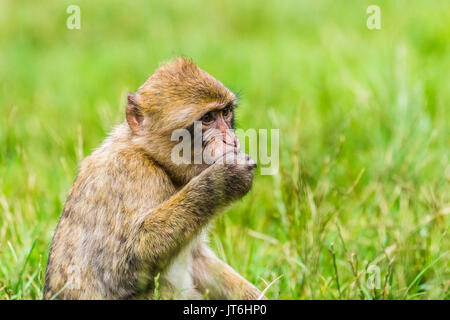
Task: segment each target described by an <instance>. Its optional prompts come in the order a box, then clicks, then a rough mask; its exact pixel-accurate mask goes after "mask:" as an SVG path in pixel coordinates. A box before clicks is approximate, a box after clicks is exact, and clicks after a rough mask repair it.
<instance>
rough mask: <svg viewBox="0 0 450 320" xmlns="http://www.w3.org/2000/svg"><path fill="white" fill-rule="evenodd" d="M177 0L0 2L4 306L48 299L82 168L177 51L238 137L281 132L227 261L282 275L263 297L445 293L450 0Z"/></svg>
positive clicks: (230, 226) (222, 250) (220, 225)
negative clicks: (272, 170) (229, 92)
mask: <svg viewBox="0 0 450 320" xmlns="http://www.w3.org/2000/svg"><path fill="white" fill-rule="evenodd" d="M170 3H172V4H169V2H160V3H159V4H158V3H156V1H155V3H151V2H149V1H128V2H125V1H110V0H108V1H106V0H103V1H95V2H94V1H87V0H84V1H76V0H73V1H46V2H37V1H31V0H28V1H14V0H6V1H1V2H0V108H1V117H0V299H38V298H41V295H42V288H43V279H44V272H45V265H46V261H47V253H48V247H49V243H50V241H51V237H52V234H53V231H54V229H55V227H56V223H57V220H58V217H59V215H60V213H61V210H62V206H63V204H64V201H65V197H66V195H67V192H68V190H69V188H70V186H71V184H72V182H73V180H74V178H75V176H76V172H77V164H78V163H79V161H80V160H81V159H82V158H83V157H84V156H86V155H87V154H89V153H90V152H91V151H92V150H93V149H94V148H95V147H97V146H98V145H99V144H100V143H101V141H102V140H103V139H104V138H105V136H106V134H107V132H108V131H109V130H110V128H111V127H112V126H113V125H114V124H116V123H118V122H120V121H122V120H123V118H124V107H125V94H126V92H127V91H134V90H136V88H137V87H138V86H139V85H140V84H141V83H143V81H144V80H145V79H146V77H147V76H149V75H150V74H151V73H152V72H153V70H154V69H155V68H156V67H157V66H158V64H159V63H160V62H162V61H166V60H168V59H170V58H171V57H172V55H174V54H182V55H186V56H189V57H191V58H193V59H194V60H195V61H196V62H197V63H198V64H199V65H200V67H202V68H203V69H205V70H207V71H208V72H209V73H211V74H212V75H214V76H215V77H217V78H218V79H220V80H221V81H222V82H224V83H225V84H226V85H227V86H229V87H231V88H232V89H234V90H236V91H239V92H241V103H240V104H241V106H240V108H239V109H238V125H239V127H242V128H279V129H280V170H279V174H277V175H274V176H261V175H259V176H257V177H256V178H255V181H254V187H253V189H252V191H251V193H250V194H249V195H248V196H246V197H245V198H244V199H243V200H242V201H240V202H239V203H237V204H235V205H233V207H231V208H230V210H228V211H227V212H226V213H225V214H223V215H222V216H221V217H220V218H219V219H218V220H217V223H216V226H215V228H214V230H213V232H212V235H211V245H212V247H213V248H214V250H215V251H216V252H217V253H218V255H219V256H220V257H221V258H223V259H224V260H225V261H227V262H228V263H229V264H230V265H232V266H233V267H234V268H235V269H236V270H238V271H239V272H240V273H242V274H243V275H244V276H245V277H247V278H248V279H249V280H250V281H252V282H253V283H255V284H256V285H257V286H259V287H260V288H264V287H265V282H266V283H269V282H271V281H272V280H274V279H275V278H277V277H279V276H281V278H279V280H278V281H276V282H275V283H274V284H273V285H272V286H271V287H270V288H269V290H268V292H267V296H268V297H269V298H271V299H449V298H450V295H449V287H450V268H449V267H450V253H449V251H450V237H449V234H448V233H449V219H450V217H449V214H450V188H449V182H450V165H449V147H450V128H449V122H450V107H449V106H450V77H449V70H450V42H449V39H450V28H449V26H448V21H450V2H449V1H445V0H442V1H406V0H404V1H354V2H351V3H350V2H347V1H331V0H330V1H283V2H281V1H272V2H270V1H257V0H252V1H232V2H231V1H222V2H221V1H217V2H216V1H214V2H211V1H209V2H203V1H176V2H170ZM69 4H78V5H79V6H80V7H81V19H82V20H81V30H68V29H67V28H66V27H65V21H66V18H67V17H68V14H67V13H66V8H67V6H68V5H69ZM370 4H378V5H379V6H380V8H381V23H382V28H381V30H368V29H367V27H366V18H367V14H366V8H367V6H368V5H370ZM373 266H375V267H373ZM378 271H379V272H378ZM377 277H378V279H379V285H378V287H377V288H371V287H370V286H369V285H368V282H369V283H371V282H373V281H372V280H373V279H374V278H377Z"/></svg>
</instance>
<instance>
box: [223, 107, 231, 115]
mask: <svg viewBox="0 0 450 320" xmlns="http://www.w3.org/2000/svg"><path fill="white" fill-rule="evenodd" d="M230 113H231V108H230V107H225V108H223V110H222V115H223V116H224V117H228V116H229V115H230Z"/></svg>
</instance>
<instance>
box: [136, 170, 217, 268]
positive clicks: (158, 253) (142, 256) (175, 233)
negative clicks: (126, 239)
mask: <svg viewBox="0 0 450 320" xmlns="http://www.w3.org/2000/svg"><path fill="white" fill-rule="evenodd" d="M210 169H211V168H209V169H207V170H205V171H204V172H202V173H201V174H200V175H199V176H197V177H195V178H193V179H192V180H191V181H190V182H189V183H188V184H187V185H186V186H184V187H183V188H182V189H181V190H180V191H179V192H177V193H176V194H175V195H173V196H172V197H170V198H169V199H168V200H166V201H165V202H163V203H162V204H161V205H160V206H159V207H157V208H156V209H155V210H153V211H151V212H149V213H147V214H146V215H145V217H144V220H143V221H142V223H141V224H140V225H139V228H138V234H137V247H136V248H137V250H136V254H137V257H138V258H139V260H140V261H141V262H143V263H144V264H145V266H146V268H147V270H150V272H151V273H152V274H154V275H156V273H157V272H159V271H160V270H162V269H164V267H165V266H167V264H168V263H169V262H170V258H171V257H174V256H175V255H176V254H177V253H178V252H179V251H180V250H181V249H182V248H183V247H184V246H186V245H187V244H189V242H190V241H191V240H192V239H194V237H195V236H197V235H198V234H199V233H200V231H201V230H202V228H203V227H205V226H206V225H207V223H208V222H209V221H210V219H211V218H212V216H213V215H214V213H215V212H216V211H218V209H220V208H221V207H222V206H223V203H224V198H225V196H224V192H223V190H224V187H223V186H221V185H220V182H218V181H217V179H214V175H217V172H213V171H212V170H210Z"/></svg>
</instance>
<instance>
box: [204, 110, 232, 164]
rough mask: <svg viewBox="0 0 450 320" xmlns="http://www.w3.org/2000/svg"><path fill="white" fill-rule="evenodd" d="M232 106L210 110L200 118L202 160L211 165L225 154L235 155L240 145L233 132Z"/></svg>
mask: <svg viewBox="0 0 450 320" xmlns="http://www.w3.org/2000/svg"><path fill="white" fill-rule="evenodd" d="M233 120H234V113H233V105H231V104H230V105H227V106H226V107H225V108H222V109H217V110H212V111H209V112H207V113H206V114H204V115H203V116H202V117H201V118H200V121H201V124H202V147H203V148H202V150H203V160H204V163H206V164H212V163H214V162H215V161H216V160H217V159H219V158H220V157H222V156H224V155H225V154H227V153H235V154H237V153H238V152H239V151H240V143H239V140H238V138H237V137H236V135H235V133H234V130H233V122H234V121H233Z"/></svg>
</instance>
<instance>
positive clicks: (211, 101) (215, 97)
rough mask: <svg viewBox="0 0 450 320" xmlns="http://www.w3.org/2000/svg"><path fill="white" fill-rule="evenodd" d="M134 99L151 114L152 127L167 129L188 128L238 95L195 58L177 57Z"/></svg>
mask: <svg viewBox="0 0 450 320" xmlns="http://www.w3.org/2000/svg"><path fill="white" fill-rule="evenodd" d="M135 99H136V102H137V104H138V105H139V106H140V108H141V109H142V111H143V112H145V113H147V114H148V115H149V116H150V121H152V122H151V123H150V127H151V130H154V131H159V130H164V132H168V131H172V130H174V129H177V128H186V127H187V126H189V125H191V124H192V122H193V121H195V120H198V119H199V118H200V117H201V116H202V115H203V114H204V113H206V112H208V111H210V110H213V109H216V108H218V107H224V106H225V105H227V104H230V103H231V104H232V103H235V100H236V96H235V95H234V94H233V93H232V92H231V91H230V90H229V89H227V88H226V87H225V86H224V85H223V84H222V83H221V82H220V81H218V80H216V79H215V78H214V77H212V76H211V75H210V74H208V73H207V72H205V71H203V70H201V69H200V68H199V67H198V66H197V65H196V64H195V63H194V62H193V61H192V60H189V59H187V58H175V60H174V61H173V62H170V63H167V64H164V65H163V66H161V67H160V68H159V69H157V70H156V71H155V73H154V74H152V75H151V76H150V77H149V78H148V79H147V81H145V83H144V84H143V85H142V86H141V87H140V88H139V89H138V91H137V92H136V95H135ZM162 125H164V126H162Z"/></svg>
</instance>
